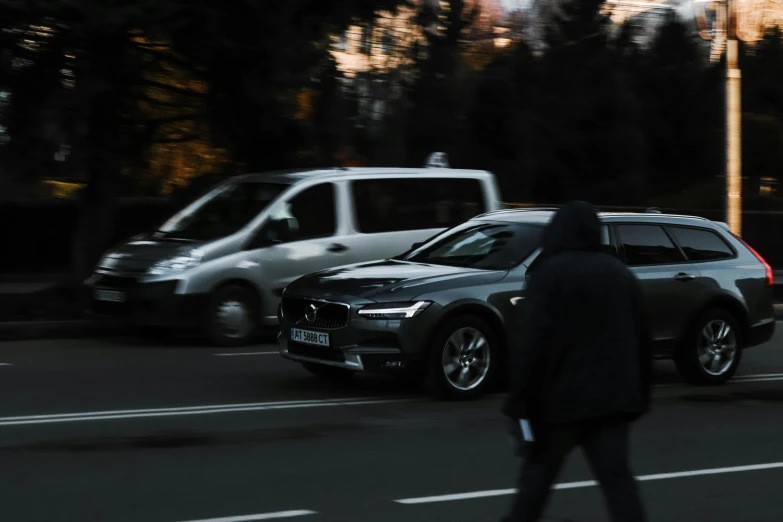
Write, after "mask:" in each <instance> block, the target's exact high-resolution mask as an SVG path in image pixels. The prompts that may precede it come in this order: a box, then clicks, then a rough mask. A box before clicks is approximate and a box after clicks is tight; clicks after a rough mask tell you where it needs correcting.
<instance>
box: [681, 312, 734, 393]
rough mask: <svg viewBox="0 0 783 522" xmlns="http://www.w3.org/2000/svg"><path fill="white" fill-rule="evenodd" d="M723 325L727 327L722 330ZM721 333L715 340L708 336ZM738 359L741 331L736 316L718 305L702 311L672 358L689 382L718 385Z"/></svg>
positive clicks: (729, 377)
mask: <svg viewBox="0 0 783 522" xmlns="http://www.w3.org/2000/svg"><path fill="white" fill-rule="evenodd" d="M724 327H726V328H728V330H723V328H724ZM716 336H722V337H723V340H722V341H719V342H718V343H717V344H715V343H713V342H712V340H713V339H715V338H716ZM741 360H742V332H741V331H740V329H739V323H738V322H737V319H736V318H735V317H734V316H733V315H732V314H731V313H729V312H728V311H726V310H724V309H722V308H715V309H712V310H708V311H706V312H704V313H703V314H702V315H701V316H699V318H698V319H697V320H696V321H695V322H694V323H693V326H692V327H691V328H690V330H689V331H688V333H687V335H686V336H685V338H684V339H683V342H682V343H681V344H680V346H679V347H678V349H677V353H676V354H675V358H674V362H675V364H676V365H677V370H678V371H679V372H680V375H681V376H682V377H683V379H685V381H686V382H688V383H689V384H695V385H713V386H714V385H721V384H725V383H726V382H727V381H728V380H729V379H731V378H732V377H733V376H734V373H735V372H736V371H737V368H738V367H739V364H740V361H741Z"/></svg>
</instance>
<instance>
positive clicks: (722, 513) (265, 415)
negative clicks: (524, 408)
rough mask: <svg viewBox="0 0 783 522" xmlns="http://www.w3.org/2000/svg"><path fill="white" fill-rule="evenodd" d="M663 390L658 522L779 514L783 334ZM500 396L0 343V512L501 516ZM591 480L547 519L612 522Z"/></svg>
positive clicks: (229, 518)
mask: <svg viewBox="0 0 783 522" xmlns="http://www.w3.org/2000/svg"><path fill="white" fill-rule="evenodd" d="M779 324H780V323H779ZM656 381H657V383H658V386H657V387H656V391H655V402H654V411H653V413H652V414H651V415H649V416H648V417H646V418H645V419H644V420H643V421H641V422H640V423H639V424H638V425H637V427H636V428H635V431H634V435H633V442H634V454H633V457H634V470H635V472H636V474H637V475H638V476H640V478H641V479H642V480H643V483H642V490H643V493H644V496H645V499H646V502H647V505H648V508H649V512H650V520H651V521H661V522H664V521H666V522H679V521H687V522H700V521H704V522H764V521H769V522H780V520H783V515H782V514H781V513H783V509H782V508H781V507H780V501H779V497H780V494H779V492H778V489H779V484H780V482H781V481H782V480H783V444H781V441H782V440H783V329H781V333H780V334H778V335H777V336H776V338H775V340H774V341H773V342H772V343H769V344H768V345H765V346H763V347H758V348H753V349H751V350H749V351H748V352H747V353H746V356H745V360H744V361H743V365H742V367H741V371H740V374H739V377H738V378H737V379H736V380H735V381H734V382H732V383H731V384H729V385H727V386H724V387H720V388H710V389H705V388H693V387H688V386H686V385H684V384H682V383H681V382H680V381H679V378H678V377H677V375H676V373H675V371H674V369H673V367H672V365H670V364H669V363H660V364H658V365H657V366H656ZM499 404H500V397H498V396H491V397H486V398H484V399H481V400H478V401H474V402H470V403H444V402H437V401H432V400H430V399H428V398H427V397H426V396H424V395H423V394H422V392H421V391H420V390H418V389H416V388H415V387H413V386H411V385H409V384H404V383H401V382H398V381H395V380H394V379H385V378H359V379H357V380H356V382H354V383H353V384H350V385H335V384H331V383H326V382H323V381H320V380H318V379H316V378H315V377H311V376H310V375H309V374H308V373H306V372H305V371H304V370H303V369H301V368H300V367H299V366H298V365H296V364H294V363H291V362H288V361H284V360H282V359H280V358H279V357H278V356H277V355H276V354H275V347H274V346H273V345H261V346H254V347H251V348H245V349H242V350H234V351H231V350H220V349H214V348H210V347H205V346H199V345H195V344H193V343H191V342H189V341H187V340H180V341H175V342H170V343H167V344H163V345H155V344H152V343H149V342H147V343H142V342H140V341H139V340H136V339H124V340H104V341H96V340H81V341H80V340H67V341H66V340H61V341H28V342H18V343H3V344H0V520H2V521H4V522H5V521H8V522H28V521H41V522H61V521H62V522H64V521H74V522H92V521H97V522H103V521H107V522H115V521H116V522H125V521H138V522H192V521H200V522H207V521H208V522H243V521H251V520H267V519H272V518H274V519H279V520H294V521H296V520H303V521H307V520H312V521H313V522H318V521H332V520H335V521H352V522H387V521H388V522H392V521H394V522H398V521H404V522H419V521H421V522H424V521H426V522H433V521H436V522H439V521H449V522H452V521H453V522H469V521H471V522H472V521H476V522H479V521H481V522H483V521H492V520H499V518H500V517H501V516H502V515H503V514H504V512H505V510H506V508H507V507H508V504H509V502H510V500H511V498H510V496H509V493H510V491H509V489H510V488H513V487H514V478H515V474H516V466H517V462H516V461H515V460H514V459H513V458H511V457H510V456H509V449H508V445H507V441H506V438H505V434H504V431H503V426H502V419H501V418H500V417H499V414H498V410H499ZM749 466H750V467H749ZM591 479H592V477H591V476H590V473H589V470H588V469H587V467H586V464H585V462H584V460H583V458H582V456H581V455H580V454H579V453H575V454H574V455H573V456H572V458H571V460H570V461H569V463H568V465H567V467H566V468H565V469H564V470H563V472H562V474H561V477H560V479H559V486H558V489H557V490H556V491H555V492H554V494H553V497H552V503H551V506H550V508H549V509H548V512H547V518H546V519H545V520H558V521H573V522H597V521H604V520H606V519H607V518H606V513H605V510H604V507H603V504H602V499H601V496H600V491H599V490H598V489H597V488H596V487H594V485H593V484H592V483H590V482H586V481H590V480H591Z"/></svg>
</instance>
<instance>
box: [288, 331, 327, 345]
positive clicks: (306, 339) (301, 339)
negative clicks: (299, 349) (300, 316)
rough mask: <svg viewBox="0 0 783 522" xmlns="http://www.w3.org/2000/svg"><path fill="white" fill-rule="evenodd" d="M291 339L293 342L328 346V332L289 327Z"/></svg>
mask: <svg viewBox="0 0 783 522" xmlns="http://www.w3.org/2000/svg"><path fill="white" fill-rule="evenodd" d="M291 340H292V341H293V342H295V343H302V344H311V345H313V346H326V347H328V346H329V334H328V333H323V332H313V331H310V330H300V329H298V328H291Z"/></svg>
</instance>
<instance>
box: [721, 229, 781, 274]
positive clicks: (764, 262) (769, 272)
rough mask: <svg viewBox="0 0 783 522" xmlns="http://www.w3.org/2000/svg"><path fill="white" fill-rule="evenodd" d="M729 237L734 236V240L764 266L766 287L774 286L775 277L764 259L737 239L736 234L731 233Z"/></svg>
mask: <svg viewBox="0 0 783 522" xmlns="http://www.w3.org/2000/svg"><path fill="white" fill-rule="evenodd" d="M731 235H732V236H734V237H735V238H737V241H739V242H740V243H742V244H743V245H744V246H745V248H747V249H748V250H750V253H751V254H753V255H754V256H756V259H758V260H759V261H760V262H761V264H762V265H764V269H765V270H766V271H767V286H768V287H769V286H772V285H774V284H775V276H774V275H773V273H772V267H771V266H769V263H767V262H766V261H765V260H764V258H763V257H761V254H759V253H758V252H756V250H755V249H754V248H753V247H752V246H750V245H749V244H747V243H746V242H745V240H744V239H742V238H741V237H739V236H738V235H737V234H735V233H733V232H732V233H731Z"/></svg>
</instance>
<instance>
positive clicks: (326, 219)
mask: <svg viewBox="0 0 783 522" xmlns="http://www.w3.org/2000/svg"><path fill="white" fill-rule="evenodd" d="M334 196H335V189H334V184H332V183H321V184H320V185H315V186H313V187H310V188H307V189H305V190H303V191H302V192H300V193H299V194H297V195H296V196H294V197H293V199H291V200H290V201H289V202H288V205H286V208H285V211H284V214H286V215H281V216H277V217H287V218H293V219H294V225H295V230H293V231H292V237H293V240H294V241H304V240H307V239H318V238H323V237H331V236H333V235H334V233H335V231H336V230H337V213H336V211H335V205H334Z"/></svg>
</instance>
